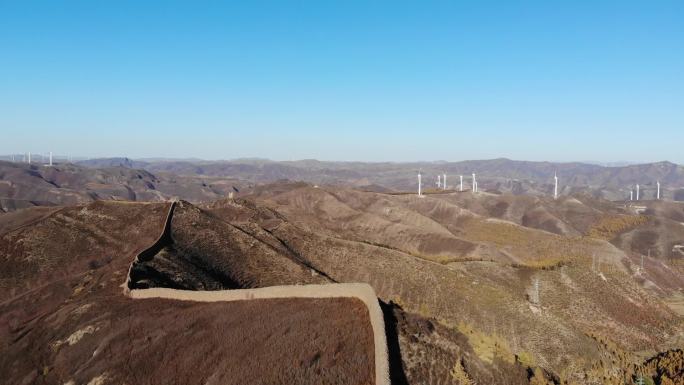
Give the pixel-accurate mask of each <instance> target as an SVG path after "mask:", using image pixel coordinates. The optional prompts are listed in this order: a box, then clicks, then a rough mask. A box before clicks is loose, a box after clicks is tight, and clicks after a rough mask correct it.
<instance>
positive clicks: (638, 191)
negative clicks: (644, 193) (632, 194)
mask: <svg viewBox="0 0 684 385" xmlns="http://www.w3.org/2000/svg"><path fill="white" fill-rule="evenodd" d="M636 198H637V200H639V184H638V183H637V196H636Z"/></svg>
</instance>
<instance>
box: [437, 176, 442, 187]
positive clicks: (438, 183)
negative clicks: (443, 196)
mask: <svg viewBox="0 0 684 385" xmlns="http://www.w3.org/2000/svg"><path fill="white" fill-rule="evenodd" d="M441 187H442V176H441V175H437V188H441Z"/></svg>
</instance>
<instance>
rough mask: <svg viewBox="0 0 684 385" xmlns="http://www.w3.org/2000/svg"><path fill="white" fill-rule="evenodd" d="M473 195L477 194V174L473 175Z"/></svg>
mask: <svg viewBox="0 0 684 385" xmlns="http://www.w3.org/2000/svg"><path fill="white" fill-rule="evenodd" d="M472 190H473V194H474V193H476V192H477V180H476V179H475V173H473V188H472Z"/></svg>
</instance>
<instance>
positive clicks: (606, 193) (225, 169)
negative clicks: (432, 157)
mask: <svg viewBox="0 0 684 385" xmlns="http://www.w3.org/2000/svg"><path fill="white" fill-rule="evenodd" d="M78 164H80V165H83V166H87V167H110V166H124V167H130V168H140V169H145V170H147V171H149V172H152V173H157V172H168V173H172V174H178V175H193V176H198V175H202V176H212V177H232V178H238V179H242V180H246V181H250V182H254V183H266V182H273V181H276V180H279V179H289V180H298V181H305V182H310V183H317V184H339V185H349V186H355V187H363V186H376V187H377V186H379V187H381V188H383V189H388V190H394V191H412V190H414V189H415V188H416V184H417V181H416V177H415V175H416V174H417V173H418V172H419V171H420V172H421V173H422V174H423V175H424V181H425V182H424V183H425V185H426V186H428V187H429V186H430V185H431V184H432V183H433V182H436V177H437V175H441V174H445V173H446V174H447V178H448V179H447V184H448V185H449V186H450V187H452V188H460V185H459V183H460V181H459V176H460V175H463V176H464V187H465V188H468V186H469V184H470V180H471V174H472V173H476V174H477V176H478V179H479V181H480V186H481V188H483V189H485V190H491V191H499V192H512V193H514V194H522V193H531V194H549V193H550V192H551V191H552V183H553V175H554V173H557V175H558V177H559V178H560V186H561V192H563V193H572V192H575V191H589V192H591V193H592V194H594V195H595V196H597V197H602V198H605V199H609V200H620V199H626V198H628V197H629V189H630V188H634V186H635V185H636V184H640V185H641V190H642V196H643V197H644V198H650V197H654V196H655V184H656V182H657V181H660V183H661V184H662V188H663V191H662V194H663V195H662V196H663V197H665V198H668V199H684V193H681V192H679V190H680V189H682V188H684V167H682V166H680V165H677V164H674V163H671V162H667V161H662V162H657V163H646V164H634V165H625V166H615V167H606V166H601V165H596V164H588V163H581V162H571V163H556V162H532V161H518V160H510V159H505V158H498V159H488V160H466V161H460V162H445V161H439V162H410V163H408V162H407V163H396V162H377V163H375V162H329V161H318V160H315V159H305V160H297V161H271V160H268V159H259V158H253V159H235V160H226V161H184V160H165V161H139V160H131V159H128V158H107V159H92V160H87V161H81V162H78ZM435 187H436V185H435Z"/></svg>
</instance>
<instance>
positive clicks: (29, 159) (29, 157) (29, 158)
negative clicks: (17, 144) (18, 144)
mask: <svg viewBox="0 0 684 385" xmlns="http://www.w3.org/2000/svg"><path fill="white" fill-rule="evenodd" d="M28 163H29V164H31V152H30V151H29V153H28Z"/></svg>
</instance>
